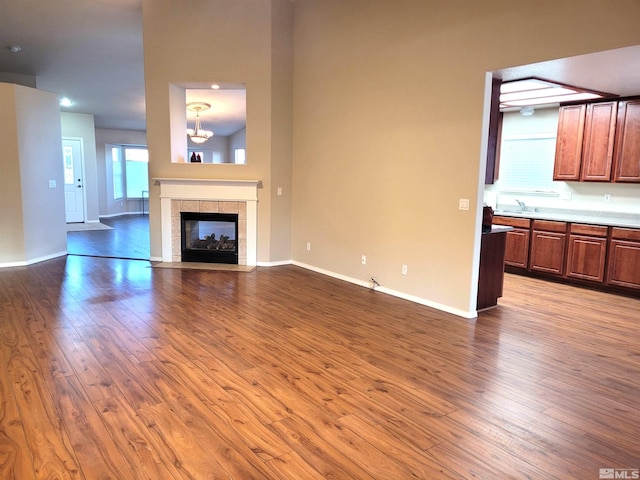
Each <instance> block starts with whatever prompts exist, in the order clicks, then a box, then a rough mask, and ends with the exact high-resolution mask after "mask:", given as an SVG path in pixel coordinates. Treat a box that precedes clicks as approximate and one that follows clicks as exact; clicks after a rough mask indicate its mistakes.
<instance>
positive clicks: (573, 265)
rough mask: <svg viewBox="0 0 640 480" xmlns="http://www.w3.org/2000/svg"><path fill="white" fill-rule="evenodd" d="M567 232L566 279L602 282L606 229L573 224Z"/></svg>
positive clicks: (605, 254) (605, 251) (597, 226)
mask: <svg viewBox="0 0 640 480" xmlns="http://www.w3.org/2000/svg"><path fill="white" fill-rule="evenodd" d="M569 230H570V232H571V233H570V234H569V244H568V246H567V268H566V275H567V277H569V278H579V279H582V280H591V281H594V282H603V281H604V265H605V260H606V257H607V231H608V228H607V227H603V226H599V225H583V224H578V223H573V224H571V226H570V227H569Z"/></svg>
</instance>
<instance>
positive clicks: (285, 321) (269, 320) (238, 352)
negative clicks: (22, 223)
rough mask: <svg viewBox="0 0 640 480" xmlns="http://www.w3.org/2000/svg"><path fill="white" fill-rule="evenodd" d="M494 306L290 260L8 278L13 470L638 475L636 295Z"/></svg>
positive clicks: (13, 273) (140, 475)
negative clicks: (470, 306)
mask: <svg viewBox="0 0 640 480" xmlns="http://www.w3.org/2000/svg"><path fill="white" fill-rule="evenodd" d="M500 304H501V305H500V307H499V308H496V309H494V310H490V311H487V312H483V313H482V314H481V315H480V317H479V318H478V319H477V321H468V320H464V319H461V318H457V317H453V316H451V315H448V314H445V313H441V312H437V311H433V310H431V309H429V308H426V307H423V306H419V305H416V304H412V303H410V302H407V301H404V300H401V299H398V298H394V297H390V296H387V295H385V294H382V293H379V292H374V291H371V290H367V289H364V288H361V287H358V286H355V285H351V284H348V283H344V282H341V281H339V280H335V279H331V278H328V277H325V276H322V275H319V274H315V273H311V272H308V271H305V270H303V269H300V268H298V267H294V266H284V267H272V268H258V269H257V270H255V271H254V272H251V273H236V272H212V271H202V270H173V269H153V268H150V266H149V263H148V262H143V261H131V260H118V259H108V258H95V257H83V256H68V257H66V258H59V259H55V260H51V261H47V262H43V263H40V264H36V265H33V266H29V267H20V268H8V269H3V270H0V399H1V402H0V478H2V479H17V480H28V479H33V478H38V479H42V478H47V479H54V478H55V479H69V478H73V479H82V478H86V479H108V478H111V479H117V480H123V479H135V480H138V479H153V480H156V479H209V478H221V479H229V478H234V479H250V478H253V479H313V478H335V479H385V480H387V479H391V480H395V479H409V478H427V479H441V478H442V479H461V478H462V479H470V478H481V479H505V478H517V479H520V478H522V479H525V478H526V479H597V478H599V469H601V468H616V469H624V468H629V469H637V468H640V447H639V445H640V410H639V406H638V405H639V402H638V399H639V398H640V345H639V342H638V339H639V338H640V300H638V299H632V298H625V297H619V296H615V295H611V294H606V293H600V292H593V291H589V290H583V289H578V288H575V287H571V286H567V285H552V284H549V283H546V282H543V281H539V280H536V279H531V278H525V277H518V276H514V275H507V276H506V280H505V291H504V297H503V298H502V299H501V300H500ZM627 473H629V472H627ZM631 473H632V472H631ZM616 478H621V477H616ZM624 478H632V477H624Z"/></svg>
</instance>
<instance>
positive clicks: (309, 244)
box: [307, 242, 311, 252]
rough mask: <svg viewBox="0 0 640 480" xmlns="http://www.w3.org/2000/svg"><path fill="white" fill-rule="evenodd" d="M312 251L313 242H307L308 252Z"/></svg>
mask: <svg viewBox="0 0 640 480" xmlns="http://www.w3.org/2000/svg"><path fill="white" fill-rule="evenodd" d="M310 251H311V242H307V252H310Z"/></svg>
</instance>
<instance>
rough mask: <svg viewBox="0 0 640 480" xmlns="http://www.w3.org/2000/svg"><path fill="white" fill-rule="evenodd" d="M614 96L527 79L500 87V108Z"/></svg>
mask: <svg viewBox="0 0 640 480" xmlns="http://www.w3.org/2000/svg"><path fill="white" fill-rule="evenodd" d="M614 96H615V95H611V94H608V93H602V92H595V91H592V90H586V89H584V88H578V87H573V86H569V85H563V84H560V83H555V82H549V81H547V80H540V79H538V78H527V79H523V80H516V81H513V82H505V83H503V84H502V85H501V86H500V108H510V107H523V106H527V105H552V104H556V103H566V102H575V101H579V100H592V99H595V98H606V97H614Z"/></svg>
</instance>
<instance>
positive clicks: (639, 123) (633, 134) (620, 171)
mask: <svg viewBox="0 0 640 480" xmlns="http://www.w3.org/2000/svg"><path fill="white" fill-rule="evenodd" d="M614 180H615V181H616V182H640V99H635V100H625V101H622V102H620V104H619V106H618V127H617V135H616V150H615V168H614Z"/></svg>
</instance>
